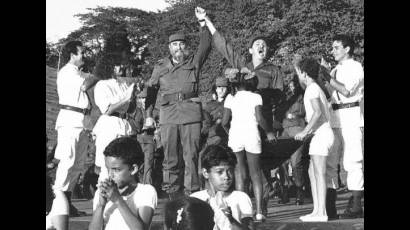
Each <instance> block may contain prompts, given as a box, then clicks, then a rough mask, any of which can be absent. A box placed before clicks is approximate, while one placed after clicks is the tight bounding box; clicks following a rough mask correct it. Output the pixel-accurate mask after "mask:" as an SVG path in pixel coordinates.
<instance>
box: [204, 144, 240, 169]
mask: <svg viewBox="0 0 410 230" xmlns="http://www.w3.org/2000/svg"><path fill="white" fill-rule="evenodd" d="M236 162H237V161H236V156H235V154H233V152H232V150H231V149H230V148H228V147H224V146H222V145H209V146H208V147H206V149H205V150H204V153H203V154H202V157H201V165H202V168H204V169H206V170H207V171H209V170H210V169H211V168H212V167H215V166H219V165H221V164H222V163H227V164H228V165H230V166H232V167H235V165H236Z"/></svg>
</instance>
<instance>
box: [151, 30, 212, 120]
mask: <svg viewBox="0 0 410 230" xmlns="http://www.w3.org/2000/svg"><path fill="white" fill-rule="evenodd" d="M201 30H202V31H201V32H200V43H199V47H198V50H197V52H196V54H195V55H191V56H189V57H188V58H187V59H185V60H184V61H183V62H182V63H179V64H175V65H174V64H173V63H172V61H171V59H172V57H170V56H169V57H166V58H164V59H162V60H160V61H159V62H158V64H157V65H155V67H154V70H153V72H152V75H151V78H150V80H149V81H148V87H150V88H151V89H152V88H156V89H158V90H159V93H158V97H159V100H158V101H159V103H160V115H159V118H160V124H187V123H194V122H201V121H202V107H201V104H200V102H199V101H198V102H194V101H193V100H190V99H189V98H192V97H197V96H198V90H199V87H198V84H199V73H200V70H201V67H202V65H203V64H204V62H205V60H206V58H207V57H208V54H209V52H210V50H211V36H210V33H209V31H208V30H205V29H202V28H201ZM147 93H148V95H147V100H146V108H147V109H148V108H149V107H151V108H152V107H153V106H155V101H156V99H155V96H156V91H155V90H148V91H147ZM177 94H183V95H190V96H189V97H188V99H181V100H174V99H173V100H170V99H169V98H171V97H176V96H175V95H177Z"/></svg>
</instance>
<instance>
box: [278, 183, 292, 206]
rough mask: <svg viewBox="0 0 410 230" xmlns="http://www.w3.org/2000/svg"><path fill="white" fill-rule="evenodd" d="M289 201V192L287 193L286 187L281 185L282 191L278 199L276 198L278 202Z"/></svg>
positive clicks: (285, 202) (284, 202)
mask: <svg viewBox="0 0 410 230" xmlns="http://www.w3.org/2000/svg"><path fill="white" fill-rule="evenodd" d="M287 203H289V194H288V188H287V187H285V186H284V187H283V188H282V192H281V194H280V199H279V200H278V204H287Z"/></svg>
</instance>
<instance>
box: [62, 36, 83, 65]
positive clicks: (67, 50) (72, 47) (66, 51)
mask: <svg viewBox="0 0 410 230" xmlns="http://www.w3.org/2000/svg"><path fill="white" fill-rule="evenodd" d="M81 46H83V43H82V42H81V41H69V42H67V43H66V44H65V45H64V47H63V50H62V52H61V53H62V63H67V62H68V61H70V58H71V54H75V55H77V54H78V53H77V51H78V49H77V47H81Z"/></svg>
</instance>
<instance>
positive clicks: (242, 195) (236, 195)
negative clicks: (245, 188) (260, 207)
mask: <svg viewBox="0 0 410 230" xmlns="http://www.w3.org/2000/svg"><path fill="white" fill-rule="evenodd" d="M229 196H230V197H231V198H232V199H235V200H238V201H239V200H243V199H250V197H249V195H248V194H246V193H245V192H242V191H239V190H234V191H232V193H231V194H229Z"/></svg>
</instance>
